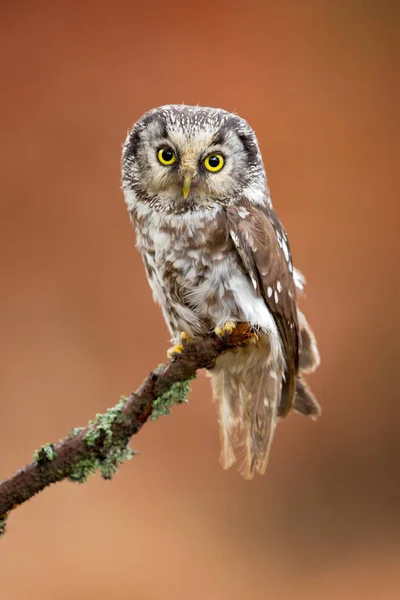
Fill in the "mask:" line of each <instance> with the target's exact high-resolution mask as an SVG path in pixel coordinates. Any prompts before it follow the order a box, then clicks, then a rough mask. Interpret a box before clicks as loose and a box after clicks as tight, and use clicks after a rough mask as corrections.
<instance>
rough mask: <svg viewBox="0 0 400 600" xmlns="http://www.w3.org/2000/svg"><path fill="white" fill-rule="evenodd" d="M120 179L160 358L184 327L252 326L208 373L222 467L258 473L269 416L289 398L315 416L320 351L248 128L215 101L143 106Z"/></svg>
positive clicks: (221, 329) (182, 341)
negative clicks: (314, 376)
mask: <svg viewBox="0 0 400 600" xmlns="http://www.w3.org/2000/svg"><path fill="white" fill-rule="evenodd" d="M122 188H123V191H124V196H125V200H126V203H127V206H128V210H129V212H130V215H131V220H132V222H133V225H134V227H135V230H136V239H137V246H138V248H139V250H140V252H141V254H142V257H143V262H144V266H145V269H146V273H147V277H148V280H149V283H150V286H151V288H152V291H153V297H154V299H155V301H156V302H157V303H158V304H159V305H160V306H161V309H162V312H163V315H164V318H165V321H166V323H167V325H168V327H169V330H170V332H171V336H172V341H173V347H172V348H171V350H170V351H169V356H172V357H174V356H176V355H177V354H179V352H181V351H182V349H183V348H184V347H185V345H186V344H188V343H190V340H191V339H192V338H193V337H194V336H199V335H200V336H204V335H207V334H210V333H214V334H216V335H218V336H221V337H224V338H226V337H227V336H229V334H230V333H232V331H233V329H234V328H235V327H236V325H237V324H238V323H246V324H248V326H249V327H250V328H251V330H252V331H253V338H252V340H251V341H252V342H253V343H250V344H249V345H247V346H246V347H243V348H235V349H233V350H229V351H227V352H225V353H223V354H221V355H220V356H219V358H218V359H217V361H216V363H215V366H214V367H213V368H212V369H211V370H210V371H209V375H210V376H211V383H212V390H213V396H214V399H215V401H216V405H217V409H218V420H219V427H220V436H221V459H220V460H221V463H222V466H223V467H224V468H228V467H230V466H231V465H232V464H233V463H235V461H238V464H239V470H240V472H241V474H242V475H243V476H244V477H245V478H247V479H250V478H252V477H253V475H254V474H255V473H256V472H258V473H264V472H265V469H266V466H267V462H268V457H269V453H270V448H271V443H272V439H273V435H274V430H275V426H276V423H277V421H278V419H279V418H282V417H284V416H285V415H287V414H288V413H289V411H290V410H291V409H292V408H293V409H295V410H297V411H299V412H301V413H303V414H306V415H309V416H312V417H317V416H318V415H319V412H320V409H319V405H318V403H317V401H316V400H315V398H314V396H313V395H312V393H311V392H310V390H309V388H308V387H307V385H306V383H305V381H304V374H305V373H307V372H311V371H313V370H314V369H315V368H316V367H317V366H318V364H319V354H318V349H317V344H316V340H315V337H314V335H313V333H312V331H311V329H310V327H309V325H308V323H307V321H306V318H305V317H304V315H303V314H302V313H301V312H300V311H299V309H298V307H297V303H296V288H298V289H300V290H301V289H302V288H303V285H304V279H303V277H302V275H301V273H300V272H299V271H298V270H296V269H295V268H294V266H293V261H292V255H291V251H290V246H289V241H288V237H287V233H286V231H285V229H284V228H283V226H282V224H281V222H280V221H279V219H278V217H277V215H276V213H275V210H274V208H273V206H272V203H271V198H270V193H269V189H268V185H267V179H266V175H265V170H264V166H263V161H262V158H261V154H260V149H259V146H258V142H257V138H256V136H255V133H254V131H253V130H252V129H251V127H250V126H249V125H248V123H247V122H246V121H245V120H244V119H242V118H240V117H239V116H237V115H235V114H231V113H229V112H226V111H224V110H222V109H214V108H203V107H200V106H185V105H167V106H162V107H160V108H156V109H153V110H151V111H149V112H147V113H146V114H145V115H144V116H143V117H142V118H141V119H140V120H139V121H137V123H136V124H135V125H134V126H133V128H132V129H131V131H130V132H129V134H128V136H127V139H126V141H125V144H124V146H123V153H122Z"/></svg>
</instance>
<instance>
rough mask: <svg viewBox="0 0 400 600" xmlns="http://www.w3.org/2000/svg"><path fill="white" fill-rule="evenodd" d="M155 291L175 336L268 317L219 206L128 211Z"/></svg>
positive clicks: (260, 321)
mask: <svg viewBox="0 0 400 600" xmlns="http://www.w3.org/2000/svg"><path fill="white" fill-rule="evenodd" d="M132 219H133V222H134V224H135V227H136V234H137V245H138V248H139V249H140V251H141V253H142V257H143V261H144V264H145V267H146V272H147V276H148V280H149V283H150V286H151V288H152V291H153V297H154V299H155V301H156V302H157V303H159V304H160V306H161V308H162V311H163V314H164V318H165V320H166V322H167V324H168V326H169V328H170V331H171V333H172V335H173V336H174V337H177V336H178V335H179V333H180V332H181V331H186V332H187V333H188V334H189V335H191V336H194V335H196V334H205V333H207V332H209V331H211V330H212V329H214V328H215V327H217V326H222V325H223V324H224V323H225V322H226V321H229V320H234V321H241V320H246V321H248V322H250V323H252V324H254V325H257V326H262V325H263V324H264V323H267V322H268V323H269V321H270V315H269V311H268V310H267V309H266V306H265V303H264V302H263V300H262V299H261V298H257V297H256V295H255V292H254V289H253V287H252V285H251V281H250V278H249V277H248V275H247V274H246V273H245V272H244V270H243V267H242V264H241V262H240V259H239V257H238V255H237V253H236V251H235V248H234V245H233V242H232V240H231V238H230V235H229V232H228V228H227V224H226V216H225V212H224V210H223V208H222V207H220V206H218V205H217V206H214V207H213V208H212V209H210V210H201V211H200V210H199V211H197V212H191V213H185V214H183V215H173V214H172V215H171V214H166V213H163V212H156V211H153V210H151V209H150V207H149V206H148V205H140V206H138V207H137V209H136V210H135V211H134V213H133V214H132Z"/></svg>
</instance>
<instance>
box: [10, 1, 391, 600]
mask: <svg viewBox="0 0 400 600" xmlns="http://www.w3.org/2000/svg"><path fill="white" fill-rule="evenodd" d="M396 4H397V3H396V2H395V1H394V2H392V3H391V2H387V1H383V2H382V1H381V2H377V1H375V2H374V1H372V0H370V1H368V0H365V1H361V0H359V1H357V0H351V1H347V2H346V1H343V2H341V1H337V2H322V1H320V2H318V1H317V0H315V1H313V0H311V1H307V0H305V1H303V2H297V1H296V0H291V1H290V0H289V1H288V2H273V1H268V2H265V1H264V2H263V1H262V0H260V1H258V2H244V1H243V2H232V1H229V2H228V1H223V0H218V1H217V0H214V1H213V2H211V1H206V0H203V1H202V2H196V3H194V2H193V3H191V2H189V1H188V0H186V2H184V1H175V2H171V1H169V2H168V1H167V0H164V1H163V2H155V1H150V2H145V1H142V2H135V1H134V0H131V1H130V2H104V3H102V2H79V3H78V2H48V3H45V2H40V1H37V2H22V1H18V0H14V1H13V2H11V1H10V2H3V3H2V5H1V31H0V50H1V56H2V61H1V62H2V67H1V69H2V74H1V92H2V94H1V96H2V106H1V115H0V118H1V128H0V131H1V144H0V153H1V161H0V169H1V219H0V261H1V298H0V336H1V337H0V355H1V378H0V415H1V417H0V419H1V422H0V430H1V434H0V476H7V475H9V474H11V473H12V472H13V471H14V470H15V469H17V468H18V467H19V466H21V465H22V464H24V463H25V462H27V461H28V460H30V457H31V454H32V451H33V450H34V449H35V448H36V447H38V446H39V445H41V444H42V443H44V442H47V441H51V440H56V439H58V438H59V437H61V436H62V435H64V434H65V433H66V432H67V431H68V430H69V429H70V428H71V427H72V426H77V425H82V424H84V423H86V422H87V420H88V419H90V418H91V417H92V416H93V415H94V414H95V413H96V412H99V411H103V410H104V409H106V407H108V406H110V405H112V404H114V403H115V402H116V401H117V400H118V398H119V396H120V394H122V393H127V392H129V391H130V390H131V389H134V388H135V387H136V386H137V385H138V384H139V383H140V381H141V380H142V378H143V377H144V376H145V375H146V374H147V372H148V371H149V369H150V368H152V367H154V366H155V365H157V364H158V363H159V362H160V361H161V360H163V357H164V352H165V349H166V348H167V338H168V334H167V331H166V328H165V326H164V324H163V321H162V317H161V314H160V311H159V309H158V308H157V307H156V306H154V305H153V303H152V299H151V293H150V290H149V288H148V285H147V282H146V280H145V276H144V272H143V268H142V265H141V262H140V259H139V256H138V254H137V252H136V250H135V248H134V235H133V232H132V230H131V226H130V223H129V219H128V215H127V214H126V210H125V205H124V202H123V198H122V194H121V192H120V190H119V160H120V149H121V144H122V142H123V140H124V138H125V134H126V131H127V129H128V127H130V126H131V124H132V123H133V122H134V121H135V120H136V119H137V118H138V117H139V116H140V115H141V114H142V113H143V112H144V111H145V110H147V109H149V108H151V107H153V106H157V105H160V104H164V103H169V102H186V103H199V104H204V105H211V106H221V107H224V108H226V109H228V110H236V111H237V112H238V113H239V114H240V115H242V116H244V117H245V118H247V119H248V120H249V121H250V123H251V124H252V125H253V127H254V128H255V129H256V131H257V133H258V137H259V139H260V143H261V147H262V151H263V155H264V160H265V164H266V166H267V172H268V175H269V180H270V184H271V189H272V196H273V200H274V203H275V207H276V208H277V211H278V213H279V215H280V217H281V219H282V220H283V222H284V223H285V226H286V228H287V230H288V231H289V235H290V239H291V244H292V248H293V250H294V256H295V262H296V264H297V266H298V267H300V268H302V269H303V270H304V272H305V273H306V276H307V279H308V282H309V283H308V288H307V290H308V298H307V300H305V301H302V306H303V308H305V310H306V313H307V315H308V317H309V320H310V321H311V323H312V325H313V327H314V329H315V331H316V333H317V335H318V339H319V342H320V347H321V352H322V356H323V366H322V367H321V368H320V370H319V371H318V372H317V373H316V374H315V376H313V377H312V381H311V383H312V386H313V389H314V391H315V392H316V394H317V395H318V397H319V399H320V401H321V403H322V405H323V410H324V413H323V418H322V419H321V420H320V421H319V422H318V423H313V422H312V421H308V420H307V419H305V418H302V417H300V416H292V417H290V418H289V419H288V420H287V421H286V422H284V423H281V424H280V426H279V427H278V431H277V436H276V441H275V444H274V447H273V453H272V459H271V462H270V466H269V469H268V473H267V475H266V476H265V477H263V478H257V479H256V480H255V481H253V482H250V483H249V482H245V481H243V480H242V479H241V478H240V477H239V476H238V475H237V473H236V472H235V471H230V472H224V471H222V470H221V469H220V467H219V464H218V452H219V443H218V435H217V426H216V418H215V414H214V407H213V406H212V403H211V397H210V391H209V387H208V382H207V381H206V380H205V378H204V377H203V376H201V377H199V379H198V380H197V381H196V382H195V384H194V385H193V393H192V395H191V397H190V403H189V406H188V407H182V408H176V409H175V410H174V413H173V416H171V417H169V418H164V419H160V420H159V421H157V422H156V423H152V424H150V425H148V426H146V427H145V428H144V430H143V431H142V432H141V434H140V435H139V436H137V438H136V439H134V440H133V446H134V448H136V449H138V450H140V452H141V455H140V456H139V457H137V458H134V459H133V460H132V461H131V462H130V463H127V464H126V465H124V466H123V467H122V468H121V470H120V473H119V474H118V476H117V477H116V478H115V480H114V481H113V482H112V483H108V482H104V481H102V480H101V479H100V478H99V477H96V478H92V479H91V480H90V482H89V483H88V484H86V485H84V486H78V485H73V484H71V483H67V482H65V483H62V484H59V485H57V486H54V487H53V488H52V489H49V490H47V491H46V492H44V493H43V494H41V495H40V496H39V497H37V498H35V499H33V500H32V501H31V502H29V503H28V504H26V505H24V506H23V507H21V508H20V509H18V511H16V512H15V513H14V514H12V516H11V517H10V519H9V525H8V533H7V535H6V536H5V538H4V539H3V540H2V541H1V543H0V571H1V573H0V599H1V600H22V599H27V598H29V599H33V600H35V599H37V598H40V599H46V600H47V599H49V600H64V599H65V600H67V599H70V598H77V599H81V598H82V599H85V600H89V599H95V600H103V599H109V598H112V599H116V600H128V599H129V600H131V599H135V600H170V599H171V600H172V599H173V600H203V599H210V600H225V599H226V600H236V599H239V598H240V599H243V598H252V599H257V600H258V599H259V600H264V599H273V600H276V599H277V600H281V599H283V600H286V599H291V598H297V599H304V600H314V599H320V598H333V599H339V598H340V599H341V600H347V599H354V598H363V599H379V600H392V599H393V600H394V599H397V598H399V597H400V567H399V558H400V516H399V506H400V485H399V457H400V444H399V434H400V425H399V418H400V410H399V402H398V391H397V390H398V381H397V379H398V373H399V370H398V364H399V362H398V354H397V350H398V347H397V339H398V334H396V330H397V331H398V326H399V317H398V310H397V309H398V301H397V298H396V296H395V294H396V291H397V289H396V287H395V286H396V285H397V282H398V278H399V269H398V259H399V244H398V238H397V236H398V222H399V207H398V201H399V194H398V191H399V190H398V172H399V167H398V163H396V151H397V150H398V140H399V127H398V110H397V107H398V102H399V96H398V94H397V90H396V79H397V78H398V72H397V71H396V64H395V60H396V48H395V38H396V36H397V34H398V27H399V25H398V23H396V17H397V14H396V13H397V12H398V11H397V8H396ZM396 188H397V190H396ZM396 192H397V193H396Z"/></svg>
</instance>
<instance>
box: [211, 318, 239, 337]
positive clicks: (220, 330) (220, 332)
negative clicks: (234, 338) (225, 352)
mask: <svg viewBox="0 0 400 600" xmlns="http://www.w3.org/2000/svg"><path fill="white" fill-rule="evenodd" d="M234 329H236V323H234V322H233V321H227V322H226V323H225V324H224V325H223V326H222V327H216V328H215V329H214V333H215V335H216V336H217V337H219V338H220V339H221V340H223V341H227V340H228V338H229V336H230V335H231V333H232V331H233V330H234Z"/></svg>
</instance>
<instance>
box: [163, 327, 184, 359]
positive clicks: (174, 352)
mask: <svg viewBox="0 0 400 600" xmlns="http://www.w3.org/2000/svg"><path fill="white" fill-rule="evenodd" d="M189 342H190V336H189V334H188V333H186V331H182V332H181V335H180V343H179V344H176V346H172V348H168V350H167V356H168V358H176V357H177V356H179V354H181V353H182V352H183V350H184V349H185V348H186V346H187V345H188V343H189Z"/></svg>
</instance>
